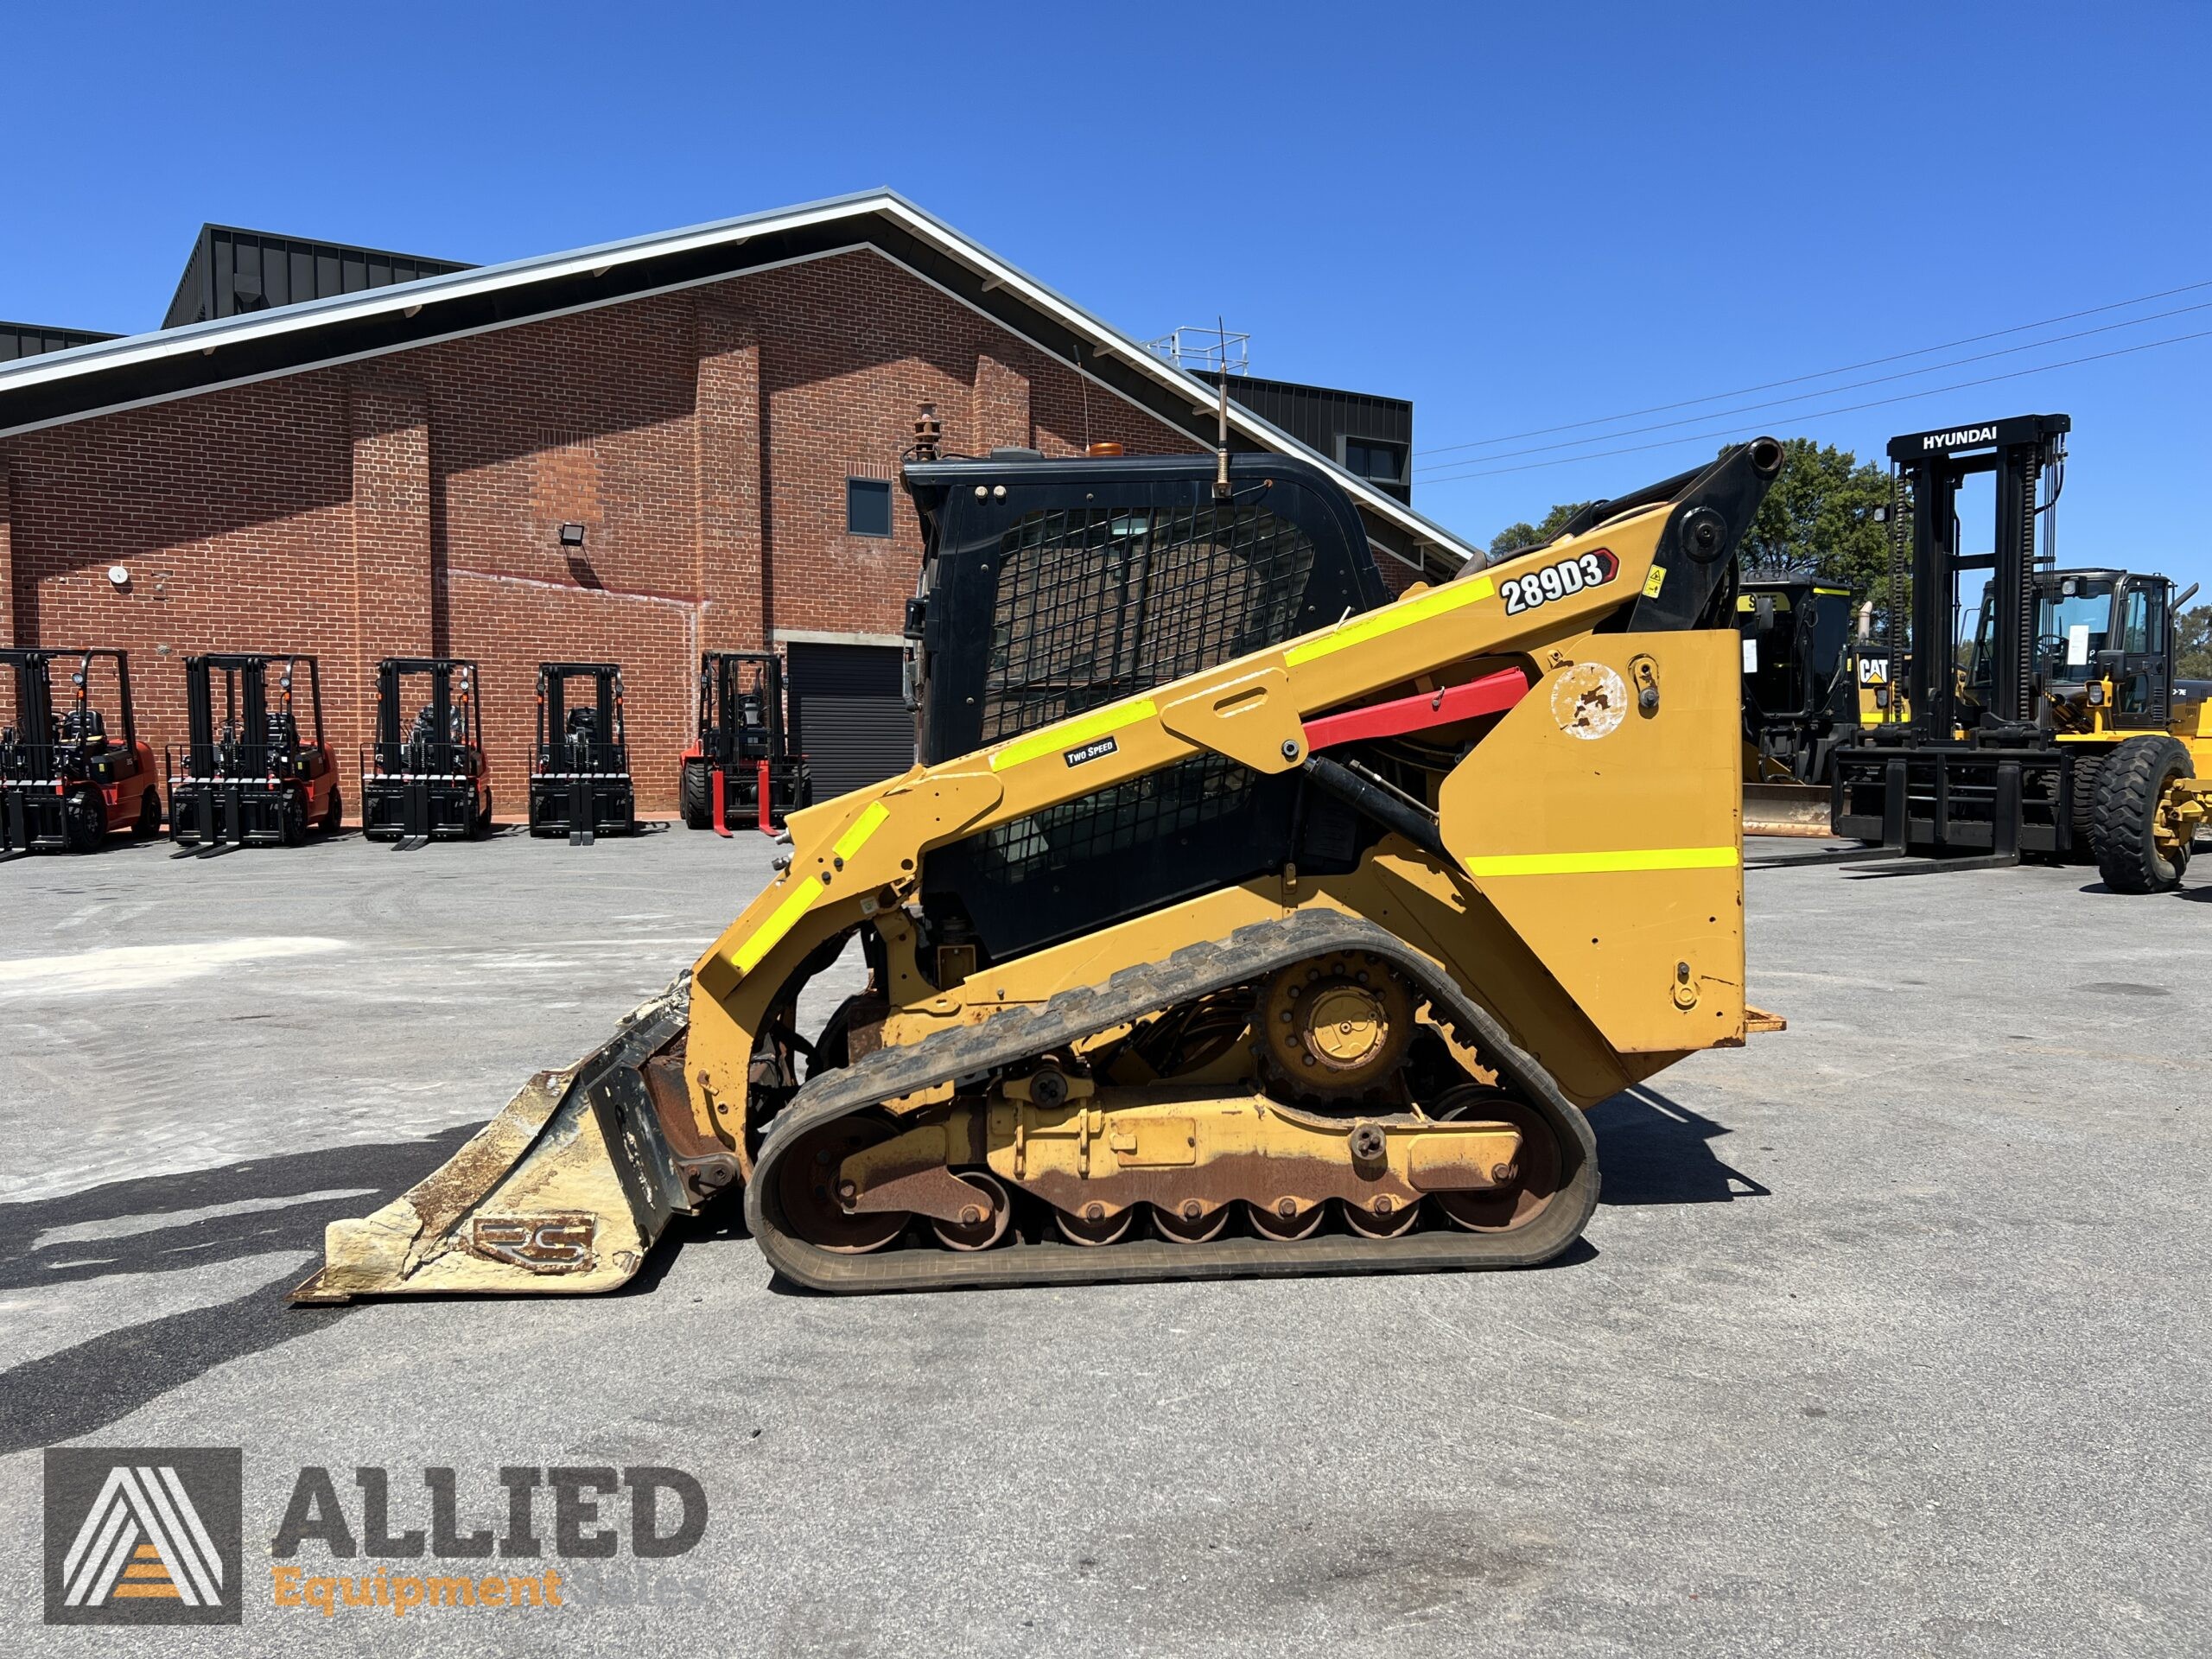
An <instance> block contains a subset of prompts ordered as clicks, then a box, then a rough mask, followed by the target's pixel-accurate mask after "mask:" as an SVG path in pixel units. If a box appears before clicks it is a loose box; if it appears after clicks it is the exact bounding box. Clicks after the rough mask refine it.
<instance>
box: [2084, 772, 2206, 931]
mask: <svg viewBox="0 0 2212 1659" xmlns="http://www.w3.org/2000/svg"><path fill="white" fill-rule="evenodd" d="M2195 775H2196V769H2195V767H2193V766H2191V765H2190V759H2189V751H2188V750H2187V749H2186V748H2184V747H2183V746H2182V744H2181V742H2180V741H2179V740H2177V739H2175V738H2171V737H2167V736H2164V735H2163V734H2161V735H2158V736H2144V737H2131V738H2129V739H2128V740H2127V741H2126V742H2124V743H2122V744H2121V745H2120V747H2118V748H2116V749H2114V750H2113V752H2112V753H2111V754H2110V755H2108V756H2107V757H2106V759H2105V763H2104V765H2103V766H2102V767H2101V770H2100V774H2099V777H2098V779H2097V800H2096V832H2095V834H2096V839H2095V846H2096V849H2097V871H2098V873H2099V874H2101V875H2102V876H2103V877H2104V879H2105V886H2107V887H2110V888H2111V889H2112V890H2113V892H2114V893H2163V892H2164V891H2166V890H2167V889H2168V888H2171V887H2178V886H2180V885H2181V878H2182V872H2183V871H2184V870H2186V869H2187V868H2189V848H2188V846H2187V845H2186V844H2185V843H2180V842H2176V841H2175V840H2174V838H2173V837H2172V836H2171V834H2169V836H2168V837H2167V844H2166V845H2165V846H2164V847H2161V846H2160V845H2159V842H2158V829H2159V824H2160V820H2161V818H2162V817H2164V811H2165V806H2166V798H2167V795H2168V793H2169V791H2171V789H2172V788H2173V786H2174V785H2175V784H2176V783H2177V782H2178V781H2179V780H2180V779H2183V778H2190V777H2194V776H2195Z"/></svg>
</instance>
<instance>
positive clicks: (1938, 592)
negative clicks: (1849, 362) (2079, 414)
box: [1770, 415, 2212, 893]
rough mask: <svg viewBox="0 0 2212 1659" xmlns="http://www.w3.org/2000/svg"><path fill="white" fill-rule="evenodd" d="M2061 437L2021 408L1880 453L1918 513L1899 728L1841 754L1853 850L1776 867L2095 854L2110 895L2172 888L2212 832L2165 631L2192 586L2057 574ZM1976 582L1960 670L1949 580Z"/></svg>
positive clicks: (2197, 729) (2203, 752) (1843, 815)
mask: <svg viewBox="0 0 2212 1659" xmlns="http://www.w3.org/2000/svg"><path fill="white" fill-rule="evenodd" d="M2072 426H2073V423H2072V421H2071V420H2070V419H2069V417H2068V416H2064V415H2024V416H2015V417H2013V418H2012V419H2008V420H2000V421H1992V422H1986V423H1980V424H1978V425H1973V426H1964V427H1955V428H1950V429H1944V430H1941V431H1935V432H1916V433H1911V434H1908V435H1904V436H1903V437H1898V438H1894V439H1892V440H1891V442H1890V446H1889V454H1890V458H1891V461H1892V462H1893V463H1894V464H1895V467H1896V468H1897V475H1898V484H1899V498H1900V499H1901V500H1904V501H1908V502H1909V503H1910V533H1909V535H1908V534H1906V533H1904V531H1903V529H1902V525H1903V522H1904V521H1903V520H1902V519H1900V520H1899V521H1898V522H1899V524H1900V533H1899V534H1898V535H1897V537H1896V538H1895V540H1894V542H1893V546H1894V547H1895V549H1896V550H1897V555H1896V556H1894V557H1893V561H1892V568H1891V583H1890V591H1891V605H1892V611H1891V619H1890V626H1889V630H1888V636H1889V638H1890V639H1892V640H1894V639H1904V638H1909V639H1910V642H1911V650H1910V652H1909V653H1908V654H1907V656H1906V658H1905V662H1904V685H1903V687H1902V693H1903V698H1904V702H1903V706H1902V708H1901V709H1899V710H1898V711H1897V712H1898V713H1899V714H1900V715H1902V717H1901V718H1894V719H1889V720H1885V721H1883V722H1882V723H1880V724H1878V725H1874V726H1869V727H1862V728H1859V730H1858V731H1857V732H1856V733H1853V734H1850V735H1849V736H1848V738H1847V741H1846V742H1845V743H1844V744H1843V745H1842V746H1840V747H1839V748H1838V749H1837V751H1836V756H1835V780H1834V791H1833V794H1832V798H1831V802H1830V824H1831V827H1832V829H1834V833H1835V834H1836V835H1838V836H1843V837H1846V838H1848V839H1852V840H1856V841H1858V842H1861V843H1862V845H1861V846H1860V848H1859V849H1856V850H1853V851H1846V852H1842V853H1839V854H1829V855H1821V854H1815V855H1811V856H1810V857H1809V858H1802V859H1789V860H1782V861H1770V862H1814V861H1872V860H1883V862H1880V863H1872V862H1869V864H1868V868H1865V869H1863V870H1861V871H1859V872H1858V873H1859V874H1866V875H1878V876H1891V875H1918V874H1928V873H1930V872H1935V871H1955V870H1972V869H1987V868H1996V867H2002V866H2007V865H2012V864H2017V863H2018V862H2019V861H2021V860H2022V859H2024V858H2042V859H2055V860H2060V861H2094V863H2095V864H2096V865H2097V867H2098V869H2099V871H2100V873H2101V874H2102V875H2103V877H2104V880H2105V883H2106V885H2107V887H2110V888H2111V889H2112V890H2113V891H2114V892H2118V893H2150V892H2155V891H2158V890H2161V889H2164V888H2167V887H2173V886H2174V885H2176V884H2177V882H2178V881H2179V880H2180V878H2181V873H2182V871H2183V869H2184V868H2186V867H2187V865H2188V862H2189V856H2190V843H2191V842H2192V841H2193V839H2194V838H2195V836H2196V831H2197V829H2198V828H2199V827H2200V826H2201V825H2202V823H2203V821H2204V809H2205V798H2204V795H2203V793H2202V788H2201V786H2200V785H2197V783H2196V776H2197V773H2198V772H2199V770H2200V768H2202V767H2205V766H2206V763H2208V762H2212V725H2208V724H2207V723H2206V721H2205V704H2204V702H2203V699H2202V697H2201V696H2194V695H2191V691H2192V688H2191V687H2190V685H2188V684H2185V683H2184V684H2179V685H2177V683H2176V680H2175V677H2174V645H2175V638H2174V619H2175V615H2176V613H2177V611H2178V610H2179V608H2180V607H2181V606H2182V605H2183V604H2185V603H2186V602H2187V601H2188V600H2189V599H2190V597H2191V596H2192V595H2193V594H2194V593H2195V592H2196V589H2195V588H2190V589H2189V591H2188V592H2185V593H2183V594H2180V595H2178V596H2177V595H2176V594H2174V591H2173V583H2172V582H2171V580H2170V579H2169V578H2167V577H2165V576H2163V575H2155V574H2150V573H2145V572H2139V571H2129V570H2125V569H2058V568H2057V566H2056V508H2057V504H2058V498H2059V494H2060V493H2061V490H2062V489H2063V483H2064V476H2065V472H2064V469H2065V461H2066V436H2067V434H2068V433H2069V431H2070V430H2071V429H2072ZM1981 473H1988V474H1992V475H1993V481H1994V491H1993V493H1994V496H1995V516H1996V527H1995V528H1996V534H1995V539H1994V542H1993V547H1992V550H1990V551H1989V552H1987V553H1984V554H1967V553H1966V552H1965V551H1964V550H1963V549H1962V547H1961V527H1960V522H1959V517H1958V512H1957V499H1958V494H1959V491H1960V489H1961V486H1962V485H1963V484H1964V482H1965V480H1967V479H1968V478H1970V477H1972V476H1974V475H1975V474H1981ZM2038 486H2041V489H2042V494H2043V499H2042V500H2041V501H2040V502H2038V501H2037V499H2036V498H2037V491H2038ZM2038 518H2040V519H2041V520H2042V521H2043V531H2044V551H2043V556H2041V557H2040V558H2039V557H2038V556H2037V551H2036V531H2037V519H2038ZM1908 547H1909V552H1910V557H1909V562H1908V560H1907V558H1906V557H1905V556H1904V555H1905V553H1906V550H1907V549H1908ZM1985 571H1986V573H1987V585H1986V590H1985V592H1984V594H1983V596H1982V601H1981V606H1980V615H1979V618H1978V620H1977V622H1976V625H1975V627H1974V633H1973V638H1972V642H1971V645H1969V646H1968V648H1967V652H1966V653H1965V654H1964V656H1963V658H1962V657H1961V649H1960V644H1959V635H1960V629H1959V620H1960V615H1961V612H1960V605H1961V593H1960V578H1961V575H1965V574H1967V573H1972V572H1985ZM1908 592H1909V594H1910V601H1909V602H1910V634H1909V635H1908V634H1907V632H1906V629H1905V621H1904V614H1903V607H1902V605H1901V604H1900V602H1899V599H1898V595H1900V594H1905V593H1908ZM1894 690H1895V689H1894V688H1893V692H1894Z"/></svg>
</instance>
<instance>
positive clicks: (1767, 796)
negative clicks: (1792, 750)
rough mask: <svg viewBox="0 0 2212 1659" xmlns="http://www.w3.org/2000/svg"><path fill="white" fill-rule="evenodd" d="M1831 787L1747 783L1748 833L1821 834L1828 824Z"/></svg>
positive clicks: (1745, 787)
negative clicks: (1829, 788) (1829, 789)
mask: <svg viewBox="0 0 2212 1659" xmlns="http://www.w3.org/2000/svg"><path fill="white" fill-rule="evenodd" d="M1828 804H1829V791H1828V790H1827V787H1826V786H1825V785H1820V784H1745V785H1744V833H1745V835H1747V836H1823V837H1825V836H1827V835H1828V834H1830V833H1831V831H1830V830H1829V828H1828Z"/></svg>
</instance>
